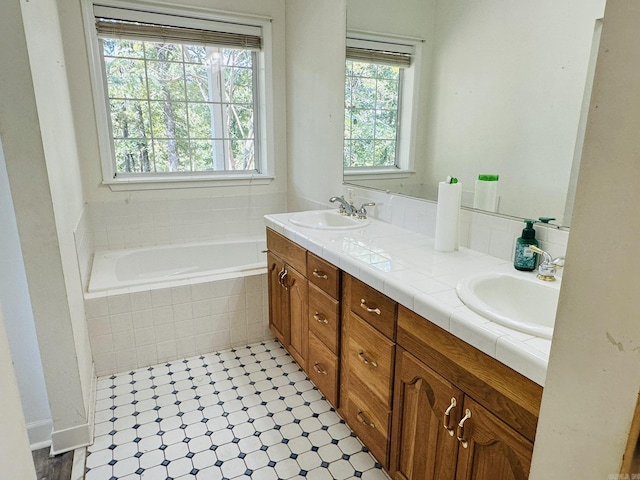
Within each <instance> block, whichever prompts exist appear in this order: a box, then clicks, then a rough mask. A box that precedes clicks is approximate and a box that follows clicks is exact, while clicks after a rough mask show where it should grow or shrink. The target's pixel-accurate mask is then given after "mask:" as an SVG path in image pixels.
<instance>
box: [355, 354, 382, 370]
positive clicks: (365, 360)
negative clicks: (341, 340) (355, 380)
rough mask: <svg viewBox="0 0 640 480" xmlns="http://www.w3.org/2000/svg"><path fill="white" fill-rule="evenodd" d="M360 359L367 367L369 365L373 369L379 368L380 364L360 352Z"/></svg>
mask: <svg viewBox="0 0 640 480" xmlns="http://www.w3.org/2000/svg"><path fill="white" fill-rule="evenodd" d="M358 357H359V358H360V360H362V363H364V364H365V365H368V366H370V367H373V368H376V367H377V366H378V362H376V361H375V360H372V359H370V358H367V356H366V355H365V353H364V352H363V351H360V353H358Z"/></svg>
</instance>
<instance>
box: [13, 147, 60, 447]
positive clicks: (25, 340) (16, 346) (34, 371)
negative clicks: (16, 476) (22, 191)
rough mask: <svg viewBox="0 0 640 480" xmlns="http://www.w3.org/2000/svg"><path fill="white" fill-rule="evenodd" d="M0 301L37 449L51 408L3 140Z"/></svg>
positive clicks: (47, 436)
mask: <svg viewBox="0 0 640 480" xmlns="http://www.w3.org/2000/svg"><path fill="white" fill-rule="evenodd" d="M0 226H1V227H0V245H2V248H0V271H1V272H2V275H0V303H2V310H3V312H0V314H1V313H4V317H5V326H6V329H7V337H8V339H9V345H10V346H11V357H12V359H13V363H14V366H15V369H16V379H17V381H18V387H19V389H20V398H21V400H22V410H23V411H24V417H25V421H26V422H27V425H28V427H27V429H28V432H29V443H30V444H31V445H32V446H33V447H34V449H35V448H39V447H42V446H46V444H47V443H48V442H50V441H51V429H52V427H53V422H52V420H51V411H50V409H49V403H48V399H47V389H46V386H45V383H44V373H43V371H42V360H41V359H40V351H39V350H38V339H37V337H36V330H35V325H34V321H33V312H32V311H31V299H30V298H29V288H28V286H27V276H26V273H25V271H24V263H23V261H22V250H21V248H20V238H19V237H18V227H17V226H16V217H15V213H14V211H13V201H12V199H11V191H10V188H9V178H8V177H7V168H6V165H5V161H4V153H3V152H2V142H0Z"/></svg>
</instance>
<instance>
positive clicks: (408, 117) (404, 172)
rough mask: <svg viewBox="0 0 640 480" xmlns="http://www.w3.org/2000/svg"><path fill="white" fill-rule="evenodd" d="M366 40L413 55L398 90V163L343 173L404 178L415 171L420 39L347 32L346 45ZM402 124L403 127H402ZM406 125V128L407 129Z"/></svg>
mask: <svg viewBox="0 0 640 480" xmlns="http://www.w3.org/2000/svg"><path fill="white" fill-rule="evenodd" d="M368 42H377V43H382V44H388V45H389V48H390V49H391V50H395V51H398V52H403V53H408V52H410V53H411V54H412V61H411V66H410V67H408V68H404V69H403V74H402V83H401V85H400V89H401V92H402V95H401V105H400V118H399V122H398V125H399V126H400V128H399V132H398V142H397V144H396V148H397V150H398V153H397V156H396V158H397V160H396V161H397V164H396V166H393V167H377V168H372V167H353V168H345V169H344V176H345V178H346V177H348V178H349V180H370V179H384V178H406V177H409V176H411V175H413V174H415V142H416V140H415V138H416V131H417V123H418V108H416V107H415V106H414V105H417V103H418V98H419V97H418V96H419V94H420V91H419V90H420V89H419V85H420V72H421V68H422V66H421V64H422V45H423V43H424V41H423V40H421V39H419V38H413V37H401V36H395V35H386V34H378V33H373V32H365V31H361V30H348V31H347V45H350V46H363V45H366V43H368ZM403 125H404V126H405V127H403ZM406 125H409V128H406Z"/></svg>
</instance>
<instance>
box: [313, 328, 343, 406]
mask: <svg viewBox="0 0 640 480" xmlns="http://www.w3.org/2000/svg"><path fill="white" fill-rule="evenodd" d="M308 358H309V378H310V379H311V381H312V382H313V383H315V384H316V386H317V387H318V388H319V389H320V391H321V392H322V394H323V395H324V396H325V397H327V400H329V402H330V403H331V404H332V405H334V406H337V405H338V357H336V356H335V355H334V353H333V352H331V350H329V349H328V348H327V347H326V346H325V345H324V344H323V343H322V342H321V341H320V340H319V339H318V337H316V336H315V335H314V334H313V333H311V332H309V356H308Z"/></svg>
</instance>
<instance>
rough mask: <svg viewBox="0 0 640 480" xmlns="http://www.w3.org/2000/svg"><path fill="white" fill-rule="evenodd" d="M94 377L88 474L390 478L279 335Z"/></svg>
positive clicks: (97, 478) (150, 479) (113, 477)
mask: <svg viewBox="0 0 640 480" xmlns="http://www.w3.org/2000/svg"><path fill="white" fill-rule="evenodd" d="M97 385H98V392H97V395H96V397H97V401H96V425H95V432H96V437H95V441H94V443H93V445H91V446H90V447H89V448H88V449H87V457H86V464H85V471H86V473H85V480H166V479H167V478H172V479H175V480H182V479H189V480H209V479H216V480H218V479H222V478H228V479H234V480H236V479H237V480H239V479H243V478H250V479H260V480H271V479H273V480H277V479H279V478H280V479H293V478H296V479H298V478H300V479H305V478H306V479H308V480H309V479H313V480H324V479H348V478H368V479H370V480H377V479H381V480H388V477H387V475H386V474H385V473H384V471H383V470H382V469H381V467H380V465H379V464H378V463H377V462H376V460H375V459H374V458H373V457H372V456H371V455H370V453H369V452H368V450H367V449H366V448H365V447H363V446H362V444H361V443H360V441H359V440H358V439H357V438H356V437H355V435H354V434H353V433H352V432H351V430H350V429H349V428H348V426H347V425H346V424H345V422H344V420H342V419H341V418H340V416H339V415H338V414H337V412H336V411H335V410H334V409H333V408H332V406H331V405H330V404H329V403H328V402H327V401H326V400H325V399H324V397H323V396H322V394H321V393H320V392H319V391H318V390H317V389H316V388H315V387H314V385H313V384H312V383H311V382H310V381H309V379H308V378H307V377H306V376H305V374H304V372H302V371H301V369H300V368H299V367H298V365H297V364H296V363H295V362H294V361H293V359H292V358H291V357H290V356H289V355H288V354H287V352H286V351H285V350H284V348H282V346H281V345H280V344H279V343H277V342H275V341H270V342H264V343H260V344H255V345H249V346H246V347H238V348H235V349H230V350H225V351H221V352H214V353H211V354H208V355H202V356H199V357H192V358H189V359H185V360H177V361H170V362H167V363H163V364H160V365H155V366H152V367H148V368H141V369H137V370H134V371H126V372H123V373H121V374H117V375H110V376H106V377H102V378H99V379H98V382H97Z"/></svg>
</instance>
